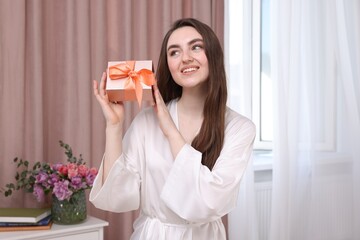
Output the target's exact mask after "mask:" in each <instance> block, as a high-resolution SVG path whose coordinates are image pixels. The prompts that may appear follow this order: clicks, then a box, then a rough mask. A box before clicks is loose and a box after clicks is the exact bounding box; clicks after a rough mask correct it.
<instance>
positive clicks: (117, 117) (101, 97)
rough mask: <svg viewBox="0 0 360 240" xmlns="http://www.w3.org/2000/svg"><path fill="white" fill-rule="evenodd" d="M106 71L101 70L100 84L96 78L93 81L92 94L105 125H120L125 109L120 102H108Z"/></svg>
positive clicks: (122, 121)
mask: <svg viewBox="0 0 360 240" xmlns="http://www.w3.org/2000/svg"><path fill="white" fill-rule="evenodd" d="M105 86H106V72H103V74H102V76H101V81H100V84H98V83H97V81H96V80H94V81H93V89H94V95H95V97H96V99H97V101H98V102H99V103H100V106H101V109H102V111H103V114H104V116H105V119H106V123H107V125H108V126H109V125H118V124H120V125H121V126H122V125H123V123H124V118H125V116H124V115H125V110H124V105H123V103H122V102H117V103H114V102H110V101H109V97H108V95H107V94H106V89H105Z"/></svg>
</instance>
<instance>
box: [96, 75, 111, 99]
mask: <svg viewBox="0 0 360 240" xmlns="http://www.w3.org/2000/svg"><path fill="white" fill-rule="evenodd" d="M105 86H106V73H105V72H103V74H102V75H101V80H100V84H99V83H98V82H97V81H96V80H93V91H94V95H95V97H96V98H97V100H98V101H99V102H100V103H102V102H104V103H105V102H108V97H107V94H106V90H105Z"/></svg>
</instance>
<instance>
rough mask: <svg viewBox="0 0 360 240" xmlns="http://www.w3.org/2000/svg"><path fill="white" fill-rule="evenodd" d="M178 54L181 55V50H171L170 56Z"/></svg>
mask: <svg viewBox="0 0 360 240" xmlns="http://www.w3.org/2000/svg"><path fill="white" fill-rule="evenodd" d="M177 55H179V50H171V51H170V52H169V56H171V57H174V56H177Z"/></svg>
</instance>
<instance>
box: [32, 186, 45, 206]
mask: <svg viewBox="0 0 360 240" xmlns="http://www.w3.org/2000/svg"><path fill="white" fill-rule="evenodd" d="M33 194H34V195H35V197H36V200H37V201H38V202H42V201H44V199H45V193H44V190H43V188H42V187H41V186H40V185H38V184H35V185H34V192H33Z"/></svg>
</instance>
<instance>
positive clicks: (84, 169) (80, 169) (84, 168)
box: [78, 164, 88, 177]
mask: <svg viewBox="0 0 360 240" xmlns="http://www.w3.org/2000/svg"><path fill="white" fill-rule="evenodd" d="M87 171H88V167H87V166H85V165H84V164H81V165H79V167H78V172H79V174H80V176H82V177H85V176H86V173H87Z"/></svg>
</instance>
